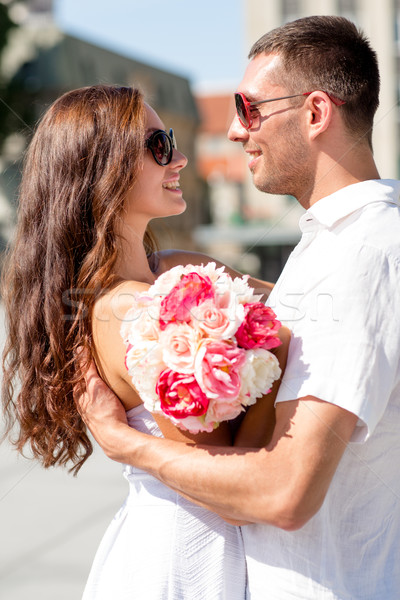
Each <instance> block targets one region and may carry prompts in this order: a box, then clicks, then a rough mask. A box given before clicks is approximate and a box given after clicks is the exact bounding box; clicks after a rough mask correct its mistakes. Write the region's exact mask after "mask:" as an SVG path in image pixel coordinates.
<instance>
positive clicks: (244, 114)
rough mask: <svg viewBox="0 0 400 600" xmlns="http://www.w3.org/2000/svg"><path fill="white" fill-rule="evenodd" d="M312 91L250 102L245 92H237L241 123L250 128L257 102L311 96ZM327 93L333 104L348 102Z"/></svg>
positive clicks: (338, 104) (236, 100)
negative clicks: (253, 109)
mask: <svg viewBox="0 0 400 600" xmlns="http://www.w3.org/2000/svg"><path fill="white" fill-rule="evenodd" d="M310 94H312V92H305V93H304V94H293V95H292V96H280V97H279V98H269V100H257V101H256V102H249V101H248V100H247V98H246V96H245V95H244V94H242V93H241V92H237V93H236V94H235V105H236V112H237V116H238V118H239V121H240V123H241V125H242V126H243V127H244V128H245V129H250V127H251V126H252V125H253V118H252V116H251V107H252V106H257V104H264V103H265V102H275V100H286V98H297V97H299V96H309V95H310ZM325 94H326V95H327V96H328V97H329V98H330V99H331V101H332V102H333V104H335V105H336V106H341V105H342V104H346V102H345V101H344V100H339V99H338V98H334V97H333V96H331V95H330V94H328V93H327V92H325Z"/></svg>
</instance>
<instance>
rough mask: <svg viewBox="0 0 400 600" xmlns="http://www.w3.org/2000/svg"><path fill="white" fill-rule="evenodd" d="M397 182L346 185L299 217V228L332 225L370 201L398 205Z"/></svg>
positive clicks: (399, 192) (399, 191)
mask: <svg viewBox="0 0 400 600" xmlns="http://www.w3.org/2000/svg"><path fill="white" fill-rule="evenodd" d="M399 196H400V181H397V180H395V179H372V180H368V181H361V182H360V183H354V184H352V185H348V186H346V187H344V188H342V189H340V190H338V191H337V192H334V193H333V194H331V195H330V196H326V197H325V198H321V200H318V202H316V203H315V204H313V205H312V206H311V207H310V208H309V209H308V210H307V212H306V213H305V214H304V215H302V216H301V218H300V222H299V225H300V229H301V230H302V231H305V230H310V228H312V227H313V224H315V225H318V224H319V225H320V226H321V225H322V226H323V227H332V226H333V225H334V224H335V223H336V222H337V221H339V220H340V219H343V218H344V217H347V216H349V215H350V214H351V213H353V212H355V211H356V210H359V209H360V208H363V207H364V206H367V205H368V204H372V203H373V202H388V203H391V204H397V205H398V206H400V200H399Z"/></svg>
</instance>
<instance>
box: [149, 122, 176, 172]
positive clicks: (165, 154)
mask: <svg viewBox="0 0 400 600" xmlns="http://www.w3.org/2000/svg"><path fill="white" fill-rule="evenodd" d="M145 144H146V148H148V149H149V150H150V152H151V153H152V155H153V158H154V160H155V161H156V163H157V164H159V165H161V166H162V167H165V166H166V165H169V163H170V162H171V160H172V155H173V152H174V148H175V150H176V149H177V146H176V139H175V136H174V132H173V130H172V129H170V130H169V134H168V133H167V132H166V131H164V130H163V129H156V131H153V133H152V134H151V136H150V137H148V138H147V140H146V142H145Z"/></svg>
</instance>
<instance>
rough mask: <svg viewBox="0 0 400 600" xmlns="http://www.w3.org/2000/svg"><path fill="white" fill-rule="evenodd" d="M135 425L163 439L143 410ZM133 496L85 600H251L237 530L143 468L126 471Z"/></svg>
mask: <svg viewBox="0 0 400 600" xmlns="http://www.w3.org/2000/svg"><path fill="white" fill-rule="evenodd" d="M127 416H128V422H129V424H130V425H131V427H134V428H135V429H138V430H140V431H142V432H145V433H150V434H152V435H155V436H158V437H162V433H161V431H160V429H159V428H158V426H157V424H156V422H155V421H154V419H153V417H152V415H151V414H150V413H149V412H148V411H147V410H146V409H145V408H144V406H143V405H140V406H137V407H135V408H133V409H131V410H130V411H128V413H127ZM124 476H125V477H126V479H127V480H128V482H129V495H128V497H127V499H126V501H125V503H124V504H123V506H122V507H121V509H120V510H119V511H118V513H117V514H116V515H115V517H114V520H113V521H112V522H111V524H110V526H109V527H108V529H107V531H106V533H105V535H104V537H103V539H102V541H101V544H100V546H99V549H98V551H97V554H96V557H95V559H94V563H93V566H92V569H91V572H90V575H89V579H88V582H87V584H86V588H85V591H84V594H83V598H82V600H133V599H134V600H245V598H246V591H245V590H246V559H245V554H244V549H243V542H242V536H241V531H240V528H239V527H235V526H233V525H229V524H228V523H225V521H223V520H222V519H221V518H220V517H219V516H218V515H216V514H214V513H211V512H209V511H207V510H206V509H204V508H201V507H199V506H196V505H195V504H193V503H191V502H190V501H189V500H185V499H184V498H182V497H181V496H179V494H177V493H175V492H174V491H172V490H170V489H169V488H167V487H166V486H165V485H163V484H162V483H161V482H159V481H158V480H157V479H155V478H154V477H152V476H151V475H148V474H147V473H145V472H144V471H141V470H140V469H135V468H134V467H131V466H128V465H126V466H124Z"/></svg>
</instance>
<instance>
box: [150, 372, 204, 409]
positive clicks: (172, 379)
mask: <svg viewBox="0 0 400 600" xmlns="http://www.w3.org/2000/svg"><path fill="white" fill-rule="evenodd" d="M156 392H157V395H158V397H159V398H160V401H161V409H162V411H163V412H164V413H165V414H166V415H169V416H171V417H175V418H176V419H183V418H185V417H198V416H200V415H204V414H205V413H206V412H207V408H208V404H209V400H208V398H207V396H206V395H205V394H204V393H203V391H202V390H201V389H200V386H199V384H198V383H197V381H196V379H195V377H194V376H193V375H183V374H182V373H177V372H176V371H171V370H170V369H165V370H164V371H163V372H162V373H161V374H160V376H159V378H158V381H157V384H156Z"/></svg>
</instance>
